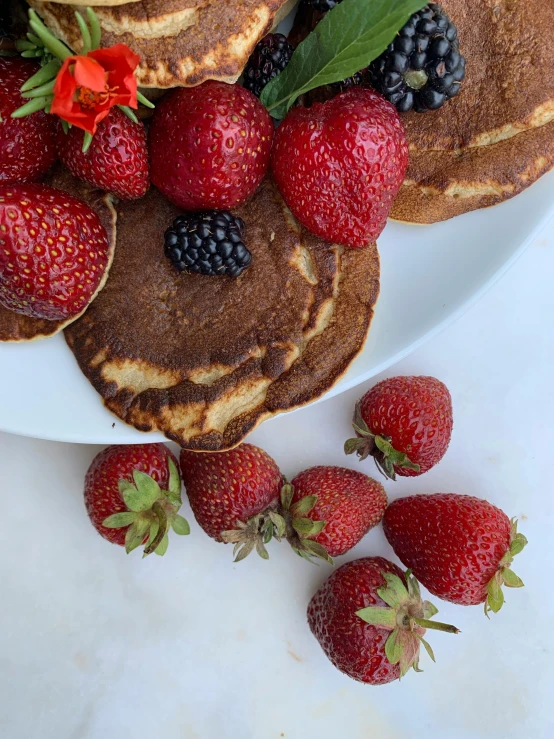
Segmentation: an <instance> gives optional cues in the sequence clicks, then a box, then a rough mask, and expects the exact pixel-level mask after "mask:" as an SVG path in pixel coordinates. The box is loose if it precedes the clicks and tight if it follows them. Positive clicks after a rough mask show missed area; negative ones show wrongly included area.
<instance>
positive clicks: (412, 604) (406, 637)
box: [356, 570, 460, 678]
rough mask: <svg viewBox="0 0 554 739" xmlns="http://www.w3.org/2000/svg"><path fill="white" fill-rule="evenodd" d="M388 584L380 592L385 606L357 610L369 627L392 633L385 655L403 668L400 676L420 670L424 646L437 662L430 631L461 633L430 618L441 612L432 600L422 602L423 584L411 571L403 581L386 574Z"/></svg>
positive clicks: (384, 576)
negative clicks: (421, 649) (426, 636)
mask: <svg viewBox="0 0 554 739" xmlns="http://www.w3.org/2000/svg"><path fill="white" fill-rule="evenodd" d="M382 575H383V578H384V580H385V581H386V585H384V586H382V587H381V588H378V589H377V593H378V594H379V597H380V598H381V599H382V600H384V601H385V603H386V604H387V607H385V606H382V607H380V606H370V607H369V608H362V609H361V610H359V611H356V615H357V616H359V618H361V619H362V621H365V622H366V623H367V624H370V625H372V626H375V627H377V628H379V629H385V630H387V631H390V634H389V637H388V639H387V641H386V643H385V654H386V655H387V659H388V660H389V662H390V663H391V664H393V665H395V664H399V665H400V677H401V678H402V677H404V675H405V674H406V673H407V672H408V670H409V669H410V668H413V669H414V671H415V672H421V670H420V669H419V651H420V646H421V645H423V647H424V648H425V651H426V652H427V654H428V655H429V656H430V657H431V659H432V660H433V662H434V661H435V655H434V654H433V650H432V649H431V645H430V644H429V643H428V642H427V641H426V640H425V639H424V638H423V636H424V634H425V630H426V629H434V630H435V631H444V632H446V633H449V634H459V633H460V632H459V629H457V628H456V627H455V626H451V625H450V624H443V623H440V622H438V621H431V620H430V619H431V618H432V617H433V616H434V615H435V614H437V613H438V610H437V608H436V607H435V606H434V605H433V604H432V603H430V602H429V601H428V600H425V601H422V600H421V593H420V590H419V583H418V581H417V580H416V579H415V577H414V576H413V575H412V574H411V571H410V570H408V571H407V572H406V575H405V582H403V581H402V580H401V579H400V577H398V575H394V574H392V573H390V572H383V573H382Z"/></svg>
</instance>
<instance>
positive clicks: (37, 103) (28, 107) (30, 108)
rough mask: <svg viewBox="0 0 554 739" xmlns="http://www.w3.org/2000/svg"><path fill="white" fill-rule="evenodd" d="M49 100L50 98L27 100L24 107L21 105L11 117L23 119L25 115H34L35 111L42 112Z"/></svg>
mask: <svg viewBox="0 0 554 739" xmlns="http://www.w3.org/2000/svg"><path fill="white" fill-rule="evenodd" d="M50 99H51V98H50V97H41V98H33V99H32V100H29V102H28V103H25V105H22V106H21V107H20V108H18V109H17V110H14V111H13V113H12V115H11V117H12V118H25V116H26V115H30V114H31V113H36V112H37V110H44V107H45V106H46V105H48V103H49V102H50Z"/></svg>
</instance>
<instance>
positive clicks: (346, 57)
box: [261, 0, 426, 118]
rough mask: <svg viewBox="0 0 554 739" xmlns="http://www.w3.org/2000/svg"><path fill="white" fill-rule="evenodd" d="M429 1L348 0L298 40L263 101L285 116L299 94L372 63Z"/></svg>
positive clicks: (263, 95)
mask: <svg viewBox="0 0 554 739" xmlns="http://www.w3.org/2000/svg"><path fill="white" fill-rule="evenodd" d="M425 4H426V3H425V2H423V1H422V0H343V1H342V2H341V3H340V4H338V5H336V6H335V7H334V8H333V9H332V10H330V11H329V12H328V13H327V14H326V15H325V17H324V18H323V20H322V21H320V23H318V25H317V26H316V28H315V30H314V31H312V33H310V34H309V36H308V37H307V38H306V39H304V41H302V43H301V44H299V46H298V47H297V49H296V51H295V52H294V54H293V55H292V59H291V61H290V62H289V64H288V65H287V67H286V68H285V70H284V71H283V72H281V74H279V75H278V76H277V77H275V79H273V80H272V81H271V82H270V83H269V84H268V85H266V86H265V87H264V89H263V91H262V95H261V101H262V103H263V104H264V105H265V106H266V108H267V109H268V110H269V112H270V113H271V115H272V116H273V117H274V118H284V117H285V115H286V114H287V112H288V110H290V108H291V107H292V105H293V103H294V101H295V100H296V99H297V98H298V97H299V96H300V95H303V94H304V93H306V92H309V91H310V90H313V89H314V88H316V87H321V86H322V85H329V84H331V83H332V82H340V81H341V80H344V79H346V78H347V77H351V76H352V75H353V74H355V73H356V72H359V71H360V69H364V67H367V66H368V64H369V63H370V62H372V61H373V60H374V59H376V58H377V57H378V56H379V54H381V53H382V52H383V51H384V50H385V49H386V48H387V46H388V44H390V42H391V41H392V40H393V38H394V37H395V35H396V34H397V33H398V31H399V30H400V29H401V28H402V26H403V25H404V24H405V23H406V22H407V20H408V19H409V18H410V16H411V15H412V13H415V12H416V11H417V10H420V9H421V8H422V7H423V6H424V5H425Z"/></svg>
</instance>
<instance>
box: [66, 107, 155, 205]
mask: <svg viewBox="0 0 554 739" xmlns="http://www.w3.org/2000/svg"><path fill="white" fill-rule="evenodd" d="M83 137H84V132H83V131H82V129H80V128H76V127H75V126H74V127H73V128H71V129H70V130H69V132H68V133H67V134H65V133H64V131H63V128H62V126H61V124H59V126H58V137H57V145H58V154H59V157H60V159H61V160H62V162H63V163H64V164H65V166H66V167H67V168H68V169H69V171H70V172H71V174H72V175H73V176H74V177H77V178H78V179H80V180H84V181H85V182H88V183H89V184H91V185H93V186H94V187H99V188H100V189H101V190H107V191H108V192H111V193H113V194H114V195H117V196H118V197H119V198H122V199H124V200H133V199H136V198H142V197H143V195H145V194H146V191H147V190H148V187H149V186H150V174H149V167H148V150H147V148H146V129H145V128H144V124H142V123H133V121H131V120H129V118H127V116H126V115H125V113H123V112H122V111H121V110H120V109H119V108H112V109H111V110H110V113H109V115H108V116H107V118H105V119H104V120H103V121H102V122H101V123H99V124H98V130H97V131H96V133H95V134H94V136H93V138H92V143H91V144H90V147H89V148H88V150H87V152H86V153H83Z"/></svg>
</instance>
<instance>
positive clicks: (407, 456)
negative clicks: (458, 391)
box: [344, 376, 453, 480]
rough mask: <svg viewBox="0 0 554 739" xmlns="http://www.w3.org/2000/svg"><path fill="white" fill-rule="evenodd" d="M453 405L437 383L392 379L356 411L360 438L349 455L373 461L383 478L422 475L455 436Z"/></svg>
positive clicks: (377, 387)
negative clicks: (384, 476) (453, 429)
mask: <svg viewBox="0 0 554 739" xmlns="http://www.w3.org/2000/svg"><path fill="white" fill-rule="evenodd" d="M452 423H453V420H452V399H451V397H450V393H449V392H448V388H447V387H446V385H444V383H442V382H441V381H440V380H437V379H435V378H434V377H423V376H422V377H391V378H389V379H388V380H383V381H382V382H379V383H377V385H375V387H372V388H371V390H369V391H368V392H367V393H366V394H365V395H364V397H363V398H362V399H361V400H360V402H359V403H358V404H357V405H356V411H355V414H354V424H353V425H354V430H355V431H356V433H357V435H358V436H357V438H355V439H349V440H348V441H347V442H346V444H345V445H344V451H345V452H346V454H353V453H354V452H356V453H357V454H358V455H359V457H360V458H361V459H365V458H366V457H367V456H368V455H370V454H371V455H372V456H373V458H374V459H375V462H376V464H377V467H378V468H379V469H380V470H381V472H382V473H383V474H384V475H386V476H387V477H389V478H390V479H392V480H394V479H395V475H402V476H405V477H412V476H414V475H422V474H423V473H424V472H427V471H428V470H430V469H431V467H434V466H435V465H436V464H437V463H438V462H440V460H441V459H442V458H443V457H444V455H445V453H446V450H447V449H448V445H449V444H450V437H451V436H452Z"/></svg>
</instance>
